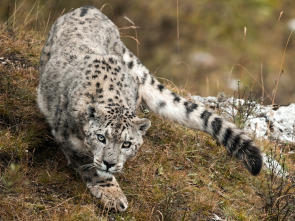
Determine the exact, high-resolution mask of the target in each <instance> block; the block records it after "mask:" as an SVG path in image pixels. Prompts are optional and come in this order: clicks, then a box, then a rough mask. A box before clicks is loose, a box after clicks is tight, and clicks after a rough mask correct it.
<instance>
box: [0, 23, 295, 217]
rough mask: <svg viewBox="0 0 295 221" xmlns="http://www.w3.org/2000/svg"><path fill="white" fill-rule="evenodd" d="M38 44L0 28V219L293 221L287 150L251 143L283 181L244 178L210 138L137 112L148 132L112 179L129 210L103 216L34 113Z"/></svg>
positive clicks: (291, 159) (30, 35)
mask: <svg viewBox="0 0 295 221" xmlns="http://www.w3.org/2000/svg"><path fill="white" fill-rule="evenodd" d="M44 42H45V38H44V36H43V35H42V33H41V34H40V33H38V32H37V31H32V32H30V31H27V30H26V31H25V30H23V28H22V27H20V28H18V27H14V28H12V27H9V28H7V26H5V25H1V26H0V177H1V181H0V220H9V221H10V220H30V221H32V220H77V221H78V220H79V221H80V220H85V221H86V220H87V221H88V220H210V219H211V218H212V217H214V214H216V215H218V216H219V217H221V218H223V219H227V220H294V214H295V196H294V194H295V188H294V182H295V180H294V176H295V174H294V171H295V166H294V165H295V155H294V153H293V154H292V152H291V151H294V150H295V146H294V145H290V144H282V143H277V142H275V141H272V142H269V141H257V143H258V145H259V146H260V147H261V149H262V150H263V151H265V152H268V153H271V150H273V151H272V154H273V155H276V156H277V157H276V158H277V159H278V160H279V161H280V163H281V164H282V165H283V164H284V165H285V168H286V170H287V171H288V173H289V176H288V177H287V178H286V177H284V178H278V177H277V176H275V175H274V173H272V172H271V171H266V170H263V171H262V173H261V174H260V175H259V176H257V177H252V176H250V174H249V173H248V172H247V171H246V170H245V169H244V168H243V166H242V165H241V163H240V162H238V161H236V160H234V159H232V158H231V157H230V156H228V155H227V153H226V151H225V149H224V148H223V147H222V146H220V145H219V144H218V143H216V141H215V140H213V139H212V138H211V137H210V136H208V135H206V134H204V133H202V132H198V131H192V130H188V129H186V128H183V127H180V126H178V125H175V124H171V123H169V122H166V121H163V120H161V119H159V118H157V117H156V116H154V115H153V114H152V113H141V112H139V113H138V114H139V115H141V116H145V117H147V118H149V119H151V120H152V127H151V129H150V130H149V131H148V133H147V135H146V137H145V144H144V145H143V146H142V149H141V151H140V153H139V155H138V156H137V157H136V158H135V159H134V160H133V161H132V162H129V163H127V165H126V167H125V170H124V173H122V174H120V175H118V180H119V183H120V184H121V186H122V189H123V190H124V192H125V193H126V196H127V198H128V201H129V208H128V210H127V211H126V212H124V213H122V214H116V213H114V212H112V211H105V210H104V209H103V208H102V207H101V206H99V201H98V200H96V199H95V198H94V197H92V196H91V195H90V193H89V191H88V190H87V189H86V186H85V185H84V184H83V182H82V181H81V179H80V177H79V176H78V175H77V174H76V173H75V172H74V171H73V170H72V169H71V168H69V167H68V166H67V161H66V159H65V157H64V156H63V154H62V152H61V150H60V149H59V148H58V146H57V145H56V144H55V143H54V141H53V138H52V137H51V135H50V132H49V128H48V125H47V124H46V122H45V119H44V118H43V117H42V115H41V114H40V113H39V110H38V108H37V105H36V87H37V84H38V71H37V67H38V60H39V55H40V50H41V48H42V45H43V44H44ZM164 84H165V85H166V86H167V87H168V88H170V89H172V90H173V91H175V92H177V93H181V94H182V95H184V96H186V95H187V94H188V93H189V92H188V91H185V90H182V89H179V88H176V87H175V86H173V85H172V84H171V83H169V81H165V80H164ZM279 153H282V156H283V157H282V158H281V159H280V158H279V157H278V156H279ZM284 217H285V219H284Z"/></svg>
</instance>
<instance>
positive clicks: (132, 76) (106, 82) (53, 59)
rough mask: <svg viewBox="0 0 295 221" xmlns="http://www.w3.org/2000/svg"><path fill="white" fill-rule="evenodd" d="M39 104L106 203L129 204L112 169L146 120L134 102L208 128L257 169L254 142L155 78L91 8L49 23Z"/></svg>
mask: <svg viewBox="0 0 295 221" xmlns="http://www.w3.org/2000/svg"><path fill="white" fill-rule="evenodd" d="M39 75H40V82H39V87H38V104H39V107H40V109H41V111H42V113H43V114H44V115H45V117H46V118H47V120H48V122H49V124H50V126H51V128H52V133H53V135H54V137H55V139H56V141H57V142H58V143H59V144H60V145H61V147H62V149H63V152H64V153H65V155H66V156H67V158H68V161H69V163H70V164H71V165H72V166H73V168H74V169H75V170H76V171H78V172H79V173H80V174H81V176H82V178H83V180H84V181H85V183H86V185H87V186H88V188H89V189H90V191H91V192H92V194H94V195H95V196H96V197H97V198H101V201H102V202H103V204H104V205H105V206H106V207H107V208H114V209H115V210H117V211H124V210H126V208H127V206H128V203H127V199H126V197H125V195H124V194H123V192H122V190H121V188H120V187H119V184H118V183H117V181H116V179H115V177H114V175H113V174H114V173H117V172H120V171H121V170H122V168H123V165H124V163H125V162H126V160H128V159H129V158H130V157H132V156H134V155H135V154H136V153H137V151H138V149H139V147H140V146H141V145H142V143H143V138H142V137H143V135H144V134H145V132H146V131H147V129H148V128H149V127H150V121H149V120H148V119H139V118H138V117H137V116H136V115H135V112H136V108H137V107H138V105H139V104H140V103H141V102H144V103H145V104H146V105H147V106H148V107H149V108H150V109H151V110H152V111H153V112H155V113H156V114H158V115H160V116H162V117H163V118H165V119H168V120H171V121H174V122H176V123H178V124H181V125H183V126H186V127H189V128H193V129H197V130H201V131H204V132H206V133H209V134H211V135H212V136H213V137H214V138H216V139H217V140H218V142H219V143H221V144H223V145H224V146H225V147H226V149H227V150H228V151H229V152H230V153H231V154H232V155H233V156H235V157H236V158H238V159H240V160H242V161H243V163H244V165H245V166H246V168H247V169H248V170H249V171H250V172H251V173H252V174H253V175H257V174H258V173H259V171H260V169H261V166H262V158H261V155H260V151H259V149H258V148H257V147H256V146H255V144H254V143H253V141H252V140H251V139H250V138H249V137H248V136H247V135H246V134H245V133H244V132H243V131H242V130H240V129H238V128H237V127H236V126H235V125H234V124H232V123H230V122H227V121H226V120H224V119H223V118H222V117H220V116H218V115H215V114H213V113H212V112H210V111H209V110H207V109H206V108H205V107H204V105H202V104H201V103H196V102H192V101H189V100H186V99H185V98H183V97H180V96H179V95H177V94H175V93H173V92H171V91H169V90H168V89H166V88H165V87H164V86H163V85H162V84H160V83H159V82H158V81H157V79H156V78H155V77H153V75H151V74H150V72H149V71H148V69H147V68H146V67H145V66H143V65H142V63H141V62H140V60H139V59H138V58H136V56H134V55H133V54H132V53H131V52H130V51H129V50H128V49H127V48H126V47H125V45H124V44H123V43H122V41H121V40H120V35H119V31H118V28H117V27H116V26H115V25H114V24H113V23H112V22H111V21H110V20H109V19H108V18H107V17H106V16H105V15H104V14H102V13H101V12H100V11H99V10H97V9H96V8H93V7H89V6H88V7H82V8H78V9H76V10H74V11H72V12H70V13H68V14H65V15H63V16H61V17H60V18H59V19H57V21H56V22H55V23H54V24H53V26H52V28H51V31H50V33H49V36H48V39H47V42H46V44H45V46H44V48H43V51H42V55H41V59H40V68H39Z"/></svg>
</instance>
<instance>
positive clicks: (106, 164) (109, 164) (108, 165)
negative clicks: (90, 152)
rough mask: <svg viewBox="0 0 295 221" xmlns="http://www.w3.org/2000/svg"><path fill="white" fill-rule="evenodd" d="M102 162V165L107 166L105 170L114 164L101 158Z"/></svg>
mask: <svg viewBox="0 0 295 221" xmlns="http://www.w3.org/2000/svg"><path fill="white" fill-rule="evenodd" d="M103 163H104V165H105V166H106V167H107V171H108V170H109V169H110V168H111V167H113V166H115V165H116V164H115V163H109V162H107V161H105V160H103Z"/></svg>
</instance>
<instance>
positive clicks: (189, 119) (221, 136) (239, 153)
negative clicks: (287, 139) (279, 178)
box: [124, 53, 262, 175]
mask: <svg viewBox="0 0 295 221" xmlns="http://www.w3.org/2000/svg"><path fill="white" fill-rule="evenodd" d="M134 57H135V56H134V55H132V54H130V55H128V54H127V53H126V54H125V55H124V60H125V61H126V62H127V65H128V61H129V63H130V62H132V61H131V60H132V59H133V60H134ZM128 66H129V68H130V66H131V65H130V64H129V65H128ZM130 69H131V73H134V74H136V77H137V78H138V81H139V83H140V95H141V97H142V100H143V101H144V102H145V103H146V104H147V106H148V107H149V108H150V110H152V111H153V112H155V113H156V114H158V115H160V116H162V117H163V118H165V119H168V120H170V121H174V122H176V123H178V124H180V125H183V126H186V127H188V128H192V129H197V130H201V131H204V132H206V133H208V134H210V135H212V136H213V137H214V138H215V139H217V141H218V142H219V143H221V144H223V145H224V146H225V147H226V149H227V150H228V151H229V152H230V153H231V155H233V156H234V157H236V158H237V159H239V160H242V161H243V163H244V165H245V167H246V168H247V169H248V170H249V171H250V172H251V173H252V174H253V175H257V174H259V172H260V170H261V167H262V157H261V154H260V150H259V148H258V147H257V146H256V145H255V144H254V142H253V140H252V139H250V138H249V137H248V136H247V135H246V134H245V132H244V131H242V130H241V129H239V128H237V127H236V125H234V124H233V123H230V122H228V121H226V120H225V119H224V118H223V117H221V116H219V115H216V114H214V113H212V112H211V111H209V110H207V109H206V108H205V107H204V105H203V104H201V103H197V102H192V101H189V100H187V99H185V98H183V97H181V96H179V95H177V94H175V93H174V92H171V91H170V90H168V89H167V88H165V87H164V86H163V85H162V84H161V83H159V82H158V81H157V80H156V79H155V78H154V77H153V76H152V75H151V74H150V73H149V71H148V70H147V69H146V68H145V67H144V66H143V65H142V64H141V63H140V62H139V60H137V62H132V67H131V68H130Z"/></svg>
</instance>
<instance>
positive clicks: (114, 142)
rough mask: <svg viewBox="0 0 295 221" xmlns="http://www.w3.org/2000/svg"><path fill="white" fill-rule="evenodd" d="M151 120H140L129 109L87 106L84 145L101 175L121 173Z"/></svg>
mask: <svg viewBox="0 0 295 221" xmlns="http://www.w3.org/2000/svg"><path fill="white" fill-rule="evenodd" d="M150 125H151V122H150V121H149V120H148V119H144V118H143V119H140V118H138V117H136V116H135V114H134V113H132V112H131V111H130V110H129V109H127V108H125V107H123V106H120V105H119V104H114V105H111V106H104V107H102V106H92V105H89V106H88V107H87V123H86V124H85V126H84V128H83V129H84V133H85V139H84V145H85V147H86V148H87V149H88V150H89V151H91V152H92V154H93V163H94V166H95V168H96V170H97V173H98V174H99V175H108V174H112V173H117V172H120V171H121V170H122V168H123V165H124V163H125V161H126V160H128V159H129V158H131V157H133V156H134V155H135V154H136V153H137V151H138V150H139V147H140V146H141V145H142V143H143V138H142V137H143V135H144V134H145V133H146V131H147V130H148V128H149V127H150Z"/></svg>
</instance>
